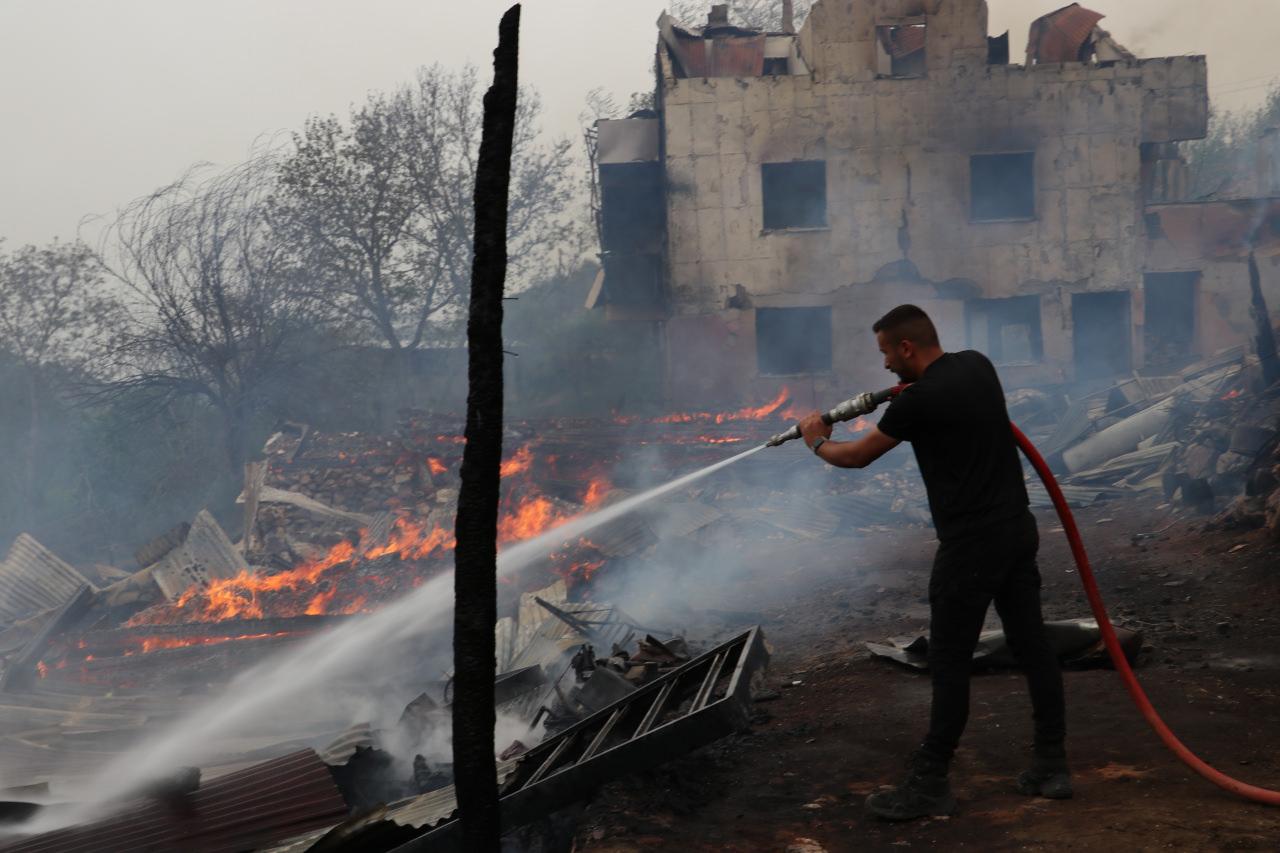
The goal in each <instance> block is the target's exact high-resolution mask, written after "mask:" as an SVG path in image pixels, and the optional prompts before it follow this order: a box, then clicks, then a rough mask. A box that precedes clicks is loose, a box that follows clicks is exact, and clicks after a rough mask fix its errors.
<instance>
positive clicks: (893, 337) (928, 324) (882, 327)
mask: <svg viewBox="0 0 1280 853" xmlns="http://www.w3.org/2000/svg"><path fill="white" fill-rule="evenodd" d="M871 331H873V332H884V333H885V335H886V336H887V337H888V338H889V341H890V343H892V344H894V345H897V344H898V343H899V342H900V341H911V343H913V344H915V345H916V346H921V347H936V346H938V345H939V344H938V330H937V329H935V328H934V327H933V321H932V320H930V319H929V315H928V314H926V313H924V311H922V310H921V309H919V308H917V307H916V306H914V305H899V306H898V307H897V308H894V309H893V310H892V311H890V312H889V313H888V314H885V315H884V316H883V317H881V318H880V319H879V320H876V322H875V325H873V326H872V327H871Z"/></svg>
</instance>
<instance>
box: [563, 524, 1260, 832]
mask: <svg viewBox="0 0 1280 853" xmlns="http://www.w3.org/2000/svg"><path fill="white" fill-rule="evenodd" d="M1076 513H1077V519H1078V520H1079V522H1080V524H1081V528H1082V530H1083V532H1084V535H1085V540H1086V545H1087V547H1088V549H1089V552H1090V556H1091V558H1092V559H1093V561H1094V566H1095V570H1096V573H1097V576H1098V580H1099V583H1100V585H1101V588H1102V592H1103V597H1104V599H1105V600H1106V602H1107V604H1108V607H1109V611H1110V613H1111V616H1112V618H1113V620H1115V621H1116V622H1117V623H1119V624H1124V625H1129V626H1132V627H1138V628H1141V629H1142V630H1143V631H1144V635H1145V649H1144V652H1143V656H1142V659H1141V665H1140V667H1139V669H1138V674H1139V677H1140V679H1141V681H1142V683H1143V684H1144V685H1145V687H1146V689H1147V691H1148V693H1149V694H1150V696H1151V697H1152V700H1153V701H1154V703H1155V705H1156V708H1157V710H1158V711H1159V712H1160V713H1161V715H1162V716H1163V717H1164V719H1165V720H1166V721H1167V722H1168V723H1169V724H1170V725H1171V727H1172V728H1173V729H1174V731H1175V732H1176V733H1177V734H1178V736H1179V737H1180V738H1181V739H1182V740H1183V742H1184V743H1186V744H1187V745H1188V746H1190V747H1191V748H1192V749H1193V750H1194V751H1195V752H1196V753H1197V754H1199V755H1200V756H1201V757H1202V758H1204V759H1206V760H1207V761H1208V762H1209V763H1210V764H1212V765H1214V766H1216V767H1218V768H1220V769H1221V770H1223V771H1224V772H1226V773H1227V774H1229V775H1232V776H1236V777H1238V778H1240V779H1242V780H1244V781H1247V782H1251V783H1253V784H1256V785H1260V786H1262V787H1268V788H1272V789H1280V677H1278V676H1280V613H1278V612H1277V610H1276V602H1277V601H1278V600H1280V546H1277V545H1276V544H1275V543H1273V542H1271V541H1269V540H1268V539H1267V535H1266V533H1265V531H1249V532H1232V531H1222V530H1210V531H1206V530H1204V529H1203V527H1204V519H1194V518H1183V519H1178V520H1173V517H1172V516H1171V515H1170V511H1169V509H1168V507H1162V506H1158V501H1156V500H1149V499H1131V500H1127V501H1125V502H1122V503H1114V502H1113V503H1109V504H1099V505H1097V506H1095V507H1092V508H1088V509H1083V510H1077V511H1076ZM1037 517H1038V518H1039V521H1040V531H1041V539H1042V544H1041V560H1040V565H1041V572H1042V575H1043V576H1044V580H1045V589H1044V596H1043V597H1044V602H1045V615H1046V618H1049V619H1054V618H1070V617H1079V616H1088V615H1089V610H1088V604H1087V602H1086V601H1085V598H1084V595H1083V592H1082V591H1081V587H1080V583H1079V577H1078V575H1077V574H1076V573H1075V572H1074V570H1073V566H1074V564H1073V563H1072V562H1071V561H1070V555H1069V553H1068V550H1067V546H1066V541H1065V538H1064V537H1063V536H1062V533H1061V528H1060V525H1059V523H1058V520H1057V518H1056V516H1054V515H1053V513H1052V510H1038V511H1037ZM1171 521H1172V526H1169V525H1170V524H1171ZM1166 527H1167V529H1164V528H1166ZM1151 533H1156V535H1155V536H1154V537H1143V536H1138V534H1151ZM933 547H934V542H933V540H932V536H931V531H928V530H924V529H922V528H914V529H913V532H912V533H911V534H910V535H906V534H904V533H903V532H902V531H896V532H891V531H873V532H870V533H866V534H863V535H862V536H860V537H858V538H837V539H834V540H826V541H814V542H802V543H797V542H796V541H795V540H794V539H791V540H786V541H779V542H778V543H777V545H776V546H772V547H770V546H766V547H764V548H761V547H759V546H758V545H753V546H751V548H750V549H749V550H747V549H744V553H743V555H742V560H743V566H744V569H743V573H742V575H741V576H740V583H738V584H734V585H732V588H731V589H727V590H725V591H724V599H723V604H722V605H721V606H722V607H723V608H724V609H725V610H747V611H755V612H758V613H760V614H762V618H761V624H763V626H764V630H765V632H766V635H767V637H768V639H769V642H770V645H771V647H772V650H773V659H772V664H771V668H770V674H769V679H768V681H769V686H770V687H772V688H773V689H774V690H775V691H776V692H777V693H778V694H780V695H779V696H778V697H777V698H775V699H772V700H769V701H760V702H757V703H756V704H755V709H756V717H755V721H754V723H753V727H752V730H751V731H750V732H747V733H745V734H742V735H737V736H734V737H731V738H726V739H724V740H722V741H720V742H718V743H716V744H713V745H711V746H709V747H706V748H704V749H702V750H700V751H699V752H697V753H694V754H692V755H690V756H688V757H686V758H684V759H682V760H680V761H678V762H675V763H671V764H668V765H665V766H664V767H662V768H661V769H659V770H656V771H653V772H649V773H645V774H637V775H633V776H631V777H629V778H627V779H624V780H621V781H619V782H616V783H614V784H612V785H610V786H608V787H607V788H605V789H604V790H602V791H601V792H600V793H599V795H598V796H597V797H596V798H595V800H594V801H593V802H592V803H591V804H590V805H589V806H588V807H587V809H586V812H585V814H584V816H583V818H582V821H581V823H580V824H579V829H578V832H577V835H576V838H575V843H574V849H575V850H583V851H594V853H624V851H649V850H687V851H709V850H733V851H739V850H741V851H747V850H777V851H795V852H796V853H816V851H820V850H828V851H845V850H858V851H863V850H893V851H896V850H901V849H904V848H905V849H936V850H982V851H992V850H1060V849H1064V848H1071V849H1074V850H1117V849H1125V850H1165V849H1185V850H1277V849H1280V808H1275V807H1267V806H1262V805H1257V804H1254V803H1250V802H1246V801H1244V800H1241V799H1239V798H1237V797H1235V796H1233V795H1231V794H1228V793H1226V792H1224V791H1222V790H1220V789H1218V788H1217V787H1215V786H1214V785H1212V784H1210V783H1209V782H1208V781H1206V780H1204V779H1202V778H1200V777H1199V776H1197V775H1196V774H1194V773H1193V772H1192V771H1191V770H1190V769H1188V768H1187V767H1185V766H1184V765H1183V764H1181V763H1180V762H1179V761H1178V760H1177V759H1176V758H1174V757H1173V755H1172V754H1170V753H1169V752H1167V751H1166V750H1165V748H1164V746H1163V745H1162V744H1161V743H1160V742H1159V740H1158V739H1157V738H1156V736H1155V735H1154V733H1152V732H1151V731H1150V730H1149V729H1148V727H1147V725H1146V723H1145V722H1144V721H1143V720H1142V718H1141V717H1140V716H1139V714H1138V713H1137V711H1136V710H1135V708H1134V707H1133V705H1132V703H1131V701H1130V699H1129V697H1128V695H1127V693H1126V692H1125V691H1124V689H1123V687H1122V685H1121V683H1120V680H1119V678H1118V677H1117V675H1116V674H1115V672H1114V671H1113V670H1111V669H1097V670H1088V671H1072V672H1068V673H1067V674H1066V685H1067V703H1068V726H1069V734H1068V749H1069V752H1070V758H1071V762H1072V766H1073V771H1074V782H1075V789H1076V795H1075V798H1074V799H1072V800H1069V801H1049V800H1042V799H1034V798H1026V797H1022V796H1020V795H1018V794H1017V793H1016V792H1014V791H1013V789H1012V780H1013V778H1014V777H1015V776H1016V775H1017V773H1018V771H1019V770H1021V769H1022V768H1023V767H1024V765H1025V763H1026V761H1027V759H1028V755H1029V754H1028V751H1027V747H1026V744H1027V743H1028V742H1029V739H1030V707H1029V704H1028V701H1027V698H1026V693H1025V690H1024V685H1023V682H1022V678H1021V675H1020V674H1019V673H1018V672H1016V671H1009V670H1004V671H996V672H991V673H987V674H980V675H976V676H975V677H974V682H973V697H972V705H971V714H970V719H969V728H968V730H967V731H966V734H965V737H964V740H963V741H962V743H961V747H960V752H959V754H958V755H957V758H956V761H955V763H954V766H953V771H952V784H953V787H954V789H955V792H956V795H957V797H958V799H959V801H960V811H959V813H958V814H956V815H955V816H953V817H950V818H937V819H925V820H921V821H917V822H913V823H907V824H886V823H881V822H879V821H876V820H874V819H871V818H868V817H867V816H865V815H864V813H863V809H862V801H863V799H864V797H865V795H866V794H867V793H869V792H870V791H872V790H874V789H875V788H876V787H877V786H880V785H883V784H890V783H893V782H896V781H897V780H898V778H899V777H900V775H901V773H902V764H903V759H904V758H905V756H906V755H907V753H908V752H909V751H910V750H911V749H912V748H913V747H914V746H915V745H916V744H917V743H918V741H919V738H920V737H921V735H923V733H924V727H925V722H926V715H927V710H928V702H929V681H928V676H927V674H925V673H917V672H914V671H912V670H909V669H906V668H905V667H901V666H898V665H896V664H893V663H890V662H886V661H883V660H880V659H875V658H872V657H871V656H870V655H869V654H868V653H867V652H866V651H865V650H864V649H863V647H862V644H863V642H864V641H866V640H881V639H884V638H887V637H890V636H904V635H913V634H917V633H924V632H925V631H926V629H927V624H928V615H927V614H928V606H927V601H926V599H925V597H924V594H925V589H926V580H927V576H928V570H929V563H930V559H931V556H932V552H933ZM866 554H891V555H893V556H891V557H879V558H876V559H874V560H871V559H868V558H866V557H865V556H860V555H866ZM873 563H874V564H873ZM779 589H789V590H791V592H790V593H788V594H787V595H786V596H785V597H784V596H780V595H779V593H778V590H779ZM797 589H801V590H803V591H802V592H795V590H797ZM993 618H994V617H993ZM992 624H994V623H992Z"/></svg>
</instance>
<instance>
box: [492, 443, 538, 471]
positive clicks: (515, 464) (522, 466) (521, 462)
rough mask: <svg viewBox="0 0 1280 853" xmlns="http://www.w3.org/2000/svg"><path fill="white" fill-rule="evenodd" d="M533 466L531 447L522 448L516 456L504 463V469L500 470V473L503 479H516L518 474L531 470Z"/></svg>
mask: <svg viewBox="0 0 1280 853" xmlns="http://www.w3.org/2000/svg"><path fill="white" fill-rule="evenodd" d="M532 464H533V451H532V450H531V449H530V448H529V445H527V444H526V445H524V446H522V447H521V448H520V449H519V450H517V451H516V452H515V455H514V456H512V457H511V458H510V459H508V460H507V461H505V462H503V463H502V467H501V468H499V469H498V473H499V474H500V475H501V476H503V477H514V476H515V475H516V474H522V473H524V472H525V471H528V470H529V466H530V465H532Z"/></svg>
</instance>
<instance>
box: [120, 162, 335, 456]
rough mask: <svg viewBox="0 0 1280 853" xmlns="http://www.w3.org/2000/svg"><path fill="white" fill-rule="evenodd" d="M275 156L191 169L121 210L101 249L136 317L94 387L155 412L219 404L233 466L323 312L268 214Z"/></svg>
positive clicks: (130, 314)
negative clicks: (190, 402)
mask: <svg viewBox="0 0 1280 853" xmlns="http://www.w3.org/2000/svg"><path fill="white" fill-rule="evenodd" d="M276 167H277V163H276V159H275V158H274V156H273V155H272V154H270V153H269V152H258V153H257V154H255V156H253V157H252V158H251V159H250V160H249V161H248V162H246V163H245V164H243V165H241V166H238V167H236V168H234V169H231V170H230V171H227V172H224V173H215V174H209V172H208V170H207V169H196V170H193V171H192V172H189V173H188V174H187V175H186V176H184V177H183V178H182V179H180V180H179V181H177V182H175V183H173V184H171V185H169V186H167V187H163V188H161V189H159V190H157V191H156V192H154V193H152V194H151V195H149V196H146V197H144V198H140V199H138V200H136V201H134V202H133V203H131V204H130V205H128V206H127V207H125V208H124V209H123V210H121V211H120V212H119V213H118V214H117V216H116V217H115V220H114V222H112V223H111V225H110V227H109V228H108V229H107V231H106V236H105V238H104V241H103V251H102V256H103V258H104V259H105V260H104V265H105V267H106V269H107V270H108V271H109V273H110V275H111V276H113V277H114V278H115V279H116V280H117V281H119V282H120V283H121V284H122V285H123V286H124V288H125V290H126V292H127V294H128V299H127V307H128V317H127V320H126V322H125V323H124V326H123V329H122V331H121V334H120V335H119V338H118V340H117V342H116V343H115V345H114V346H113V348H112V350H111V354H110V355H111V357H110V360H109V362H108V364H107V371H106V373H107V375H106V376H105V377H104V381H103V384H102V385H101V386H100V387H99V390H98V392H97V395H96V396H99V397H107V398H110V399H111V400H115V401H121V400H125V401H130V402H131V403H132V404H133V405H134V406H135V407H136V408H138V409H139V414H144V415H146V414H151V413H153V412H155V411H159V410H160V409H162V408H164V407H165V406H167V405H168V404H169V403H170V402H172V401H174V400H177V399H180V398H195V399H198V400H202V401H204V402H205V403H207V404H208V405H209V406H211V407H212V408H213V409H214V410H215V411H216V412H217V413H218V416H219V418H220V421H221V423H222V427H223V438H224V450H225V453H226V458H227V462H228V463H229V464H230V466H231V471H232V472H235V471H238V470H239V469H240V466H241V465H242V464H243V462H244V461H245V459H246V458H248V455H249V454H250V453H251V452H252V451H251V439H252V435H251V432H252V425H253V422H254V419H255V417H257V416H259V415H261V414H263V413H264V411H265V410H266V408H267V405H268V403H269V401H270V399H271V391H272V388H273V385H274V383H275V382H276V381H277V380H279V379H281V378H282V377H283V376H284V375H285V374H286V372H287V371H288V370H289V369H290V368H291V367H293V366H294V365H295V364H297V363H298V362H299V361H301V360H302V358H303V357H304V353H306V352H308V351H309V349H310V347H311V342H312V341H313V340H314V337H315V336H314V335H312V332H313V330H314V329H315V327H316V324H317V323H318V322H321V321H322V320H323V318H324V314H323V310H322V309H323V305H322V303H320V302H319V301H318V300H316V299H315V298H314V296H313V295H312V294H311V293H310V292H309V291H308V289H307V288H306V287H304V286H303V285H304V278H303V269H302V266H301V263H300V259H299V257H298V256H297V254H296V253H295V252H293V251H292V248H291V247H290V246H289V245H288V243H287V242H286V241H285V240H284V239H283V237H282V235H281V234H280V232H279V231H278V230H277V229H276V228H275V227H274V226H273V223H272V221H271V219H270V217H269V215H268V205H267V200H268V199H269V197H270V193H271V190H272V187H273V184H272V180H273V178H274V176H275V173H276Z"/></svg>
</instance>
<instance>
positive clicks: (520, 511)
mask: <svg viewBox="0 0 1280 853" xmlns="http://www.w3.org/2000/svg"><path fill="white" fill-rule="evenodd" d="M570 518H572V516H570V515H565V514H562V513H560V512H558V511H557V510H556V508H555V505H554V504H552V503H551V499H550V498H546V497H543V496H542V495H537V496H535V497H532V498H526V499H525V500H523V501H521V502H520V503H519V504H518V505H517V506H516V508H515V511H514V512H512V513H508V514H506V515H503V516H502V517H501V518H499V519H498V541H499V542H519V541H521V540H523V539H532V538H533V537H534V536H537V535H538V534H540V533H542V532H543V531H544V530H547V529H549V528H552V527H555V526H556V525H558V524H562V523H563V522H566V521H568V520H569V519H570Z"/></svg>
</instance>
